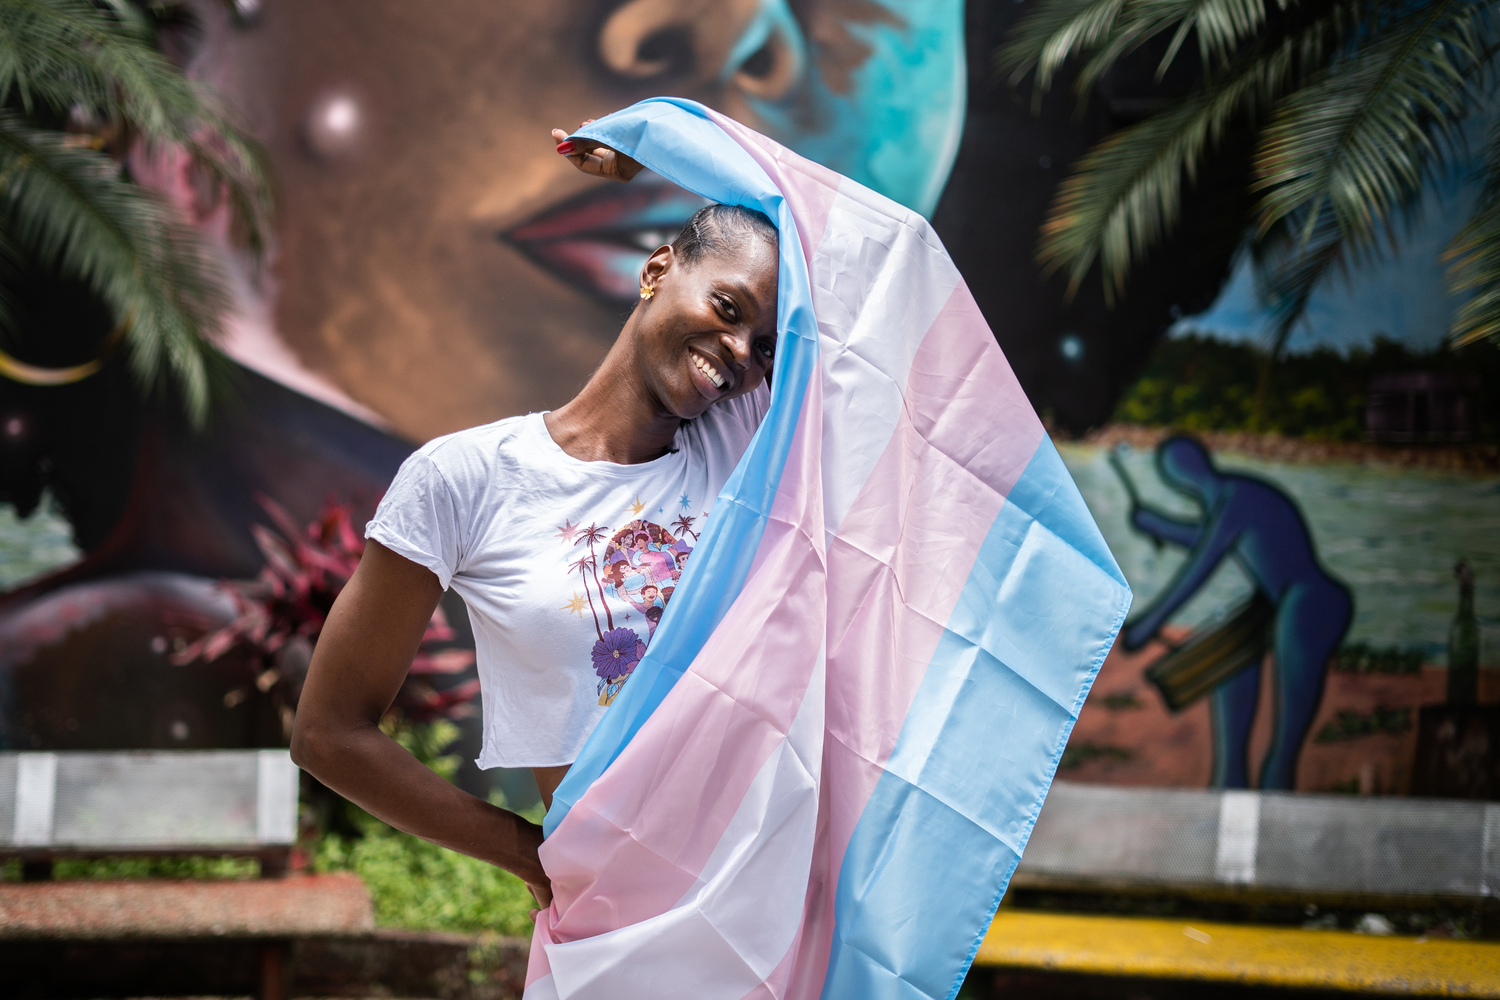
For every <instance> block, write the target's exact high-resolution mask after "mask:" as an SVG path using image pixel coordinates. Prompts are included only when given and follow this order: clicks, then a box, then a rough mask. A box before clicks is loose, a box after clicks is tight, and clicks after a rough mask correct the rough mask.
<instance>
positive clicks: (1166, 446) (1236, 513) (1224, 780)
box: [1120, 436, 1354, 789]
mask: <svg viewBox="0 0 1500 1000" xmlns="http://www.w3.org/2000/svg"><path fill="white" fill-rule="evenodd" d="M1156 464H1157V470H1158V471H1159V473H1160V475H1161V477H1162V479H1163V480H1164V481H1165V482H1166V483H1167V484H1168V485H1169V486H1171V487H1172V488H1173V489H1175V490H1177V491H1178V492H1180V493H1182V494H1184V495H1186V496H1189V497H1191V498H1192V499H1193V500H1195V501H1196V502H1197V503H1198V504H1200V505H1201V506H1202V508H1203V517H1202V519H1201V520H1186V519H1182V518H1176V517H1172V516H1170V515H1168V514H1165V513H1163V512H1161V511H1159V510H1156V509H1154V508H1152V507H1149V506H1146V505H1145V504H1142V503H1141V502H1140V501H1139V500H1138V499H1135V502H1134V503H1133V504H1132V507H1131V515H1130V520H1131V523H1132V524H1133V525H1134V526H1135V527H1136V528H1137V529H1138V530H1140V531H1142V532H1145V533H1146V534H1148V535H1150V536H1151V537H1152V538H1154V539H1156V540H1158V541H1164V542H1170V543H1172V544H1174V545H1181V546H1183V547H1184V548H1187V549H1188V550H1189V552H1188V558H1187V562H1185V563H1184V564H1183V565H1182V567H1181V568H1180V569H1179V570H1178V571H1177V574H1176V575H1175V576H1174V577H1173V578H1172V581H1171V582H1170V583H1169V584H1168V585H1167V586H1166V588H1165V589H1164V590H1163V591H1162V592H1161V593H1160V594H1159V595H1158V596H1157V597H1156V599H1155V600H1154V601H1152V602H1151V604H1150V605H1149V606H1147V607H1146V608H1145V609H1144V610H1143V611H1141V612H1140V614H1139V615H1138V616H1137V617H1136V618H1135V619H1134V620H1133V621H1131V622H1129V623H1127V624H1126V627H1125V631H1124V632H1123V633H1122V634H1121V639H1120V641H1121V642H1122V643H1123V644H1124V646H1125V648H1126V649H1130V650H1135V649H1140V648H1141V647H1142V646H1144V645H1146V643H1148V642H1150V641H1151V640H1152V639H1153V638H1155V637H1156V635H1157V633H1158V632H1159V631H1160V629H1161V627H1162V626H1163V625H1164V624H1166V622H1167V620H1168V619H1170V618H1171V616H1172V615H1173V614H1174V613H1175V612H1176V611H1177V610H1178V609H1179V608H1181V607H1182V605H1183V604H1185V603H1186V602H1187V601H1188V600H1189V599H1190V598H1191V597H1192V596H1193V595H1194V594H1196V593H1197V592H1198V590H1199V589H1200V588H1201V587H1202V586H1203V585H1204V584H1205V583H1207V582H1208V579H1209V577H1210V576H1211V575H1212V574H1213V571H1214V570H1215V569H1216V568H1218V566H1219V564H1220V563H1221V562H1223V560H1224V557H1225V556H1232V557H1233V558H1234V559H1235V561H1236V562H1238V563H1239V565H1240V567H1241V568H1242V569H1243V570H1244V571H1245V574H1246V575H1247V576H1248V577H1249V578H1250V580H1251V582H1252V583H1253V584H1254V585H1255V587H1256V589H1257V590H1258V591H1260V593H1261V594H1262V595H1263V596H1264V597H1265V598H1266V599H1267V600H1269V601H1270V602H1271V603H1272V604H1273V605H1274V606H1275V609H1276V610H1275V617H1274V620H1273V624H1272V626H1271V637H1270V641H1271V647H1272V650H1273V651H1274V653H1275V656H1276V667H1275V684H1276V687H1275V690H1276V697H1275V699H1274V703H1273V706H1272V708H1273V711H1274V712H1275V719H1274V721H1273V725H1272V734H1271V746H1270V749H1269V751H1268V752H1267V753H1266V758H1265V761H1264V762H1263V764H1262V765H1261V771H1260V787H1261V788H1280V789H1291V788H1292V787H1293V784H1294V783H1295V781H1296V777H1297V755H1298V753H1299V752H1300V751H1301V749H1302V743H1303V740H1304V739H1305V738H1306V736H1307V730H1308V727H1310V726H1311V725H1312V721H1313V716H1314V715H1315V714H1316V713H1317V710H1318V704H1319V702H1320V701H1321V700H1322V697H1323V683H1324V677H1325V674H1326V672H1327V668H1328V659H1329V657H1330V656H1332V655H1333V653H1334V651H1335V650H1336V649H1337V648H1338V645H1339V643H1340V641H1342V639H1343V637H1344V633H1345V632H1346V631H1347V630H1348V628H1349V621H1350V618H1351V617H1352V615H1353V611H1354V601H1353V598H1352V597H1351V595H1350V593H1349V590H1348V588H1347V587H1345V586H1344V585H1343V584H1342V583H1340V582H1339V581H1338V580H1336V579H1334V578H1333V577H1332V576H1330V575H1329V573H1328V571H1327V570H1325V569H1324V568H1323V566H1322V565H1321V564H1320V563H1319V562H1318V557H1317V553H1316V552H1315V551H1314V548H1313V540H1312V535H1311V534H1310V533H1309V532H1308V529H1307V524H1306V522H1305V521H1304V520H1303V519H1302V514H1301V512H1300V511H1298V509H1297V505H1296V503H1295V502H1293V500H1292V499H1291V498H1290V497H1288V496H1287V495H1286V494H1285V493H1283V492H1282V491H1281V490H1280V489H1278V488H1277V487H1275V486H1273V485H1272V484H1270V483H1268V482H1266V481H1264V480H1261V479H1257V478H1255V477H1252V476H1246V475H1240V474H1238V473H1228V472H1221V471H1219V470H1218V469H1216V468H1214V464H1213V460H1212V459H1211V458H1210V457H1209V454H1208V451H1207V450H1206V449H1205V448H1204V447H1203V445H1201V444H1199V443H1198V442H1197V441H1196V440H1194V439H1192V438H1189V437H1181V436H1178V437H1172V438H1168V439H1167V440H1166V441H1164V442H1162V444H1161V445H1160V447H1158V448H1157V450H1156ZM1260 673H1261V665H1260V663H1259V662H1256V663H1254V664H1253V665H1251V666H1249V667H1247V668H1245V669H1243V670H1241V671H1240V672H1239V673H1237V674H1235V675H1233V676H1232V677H1230V678H1228V679H1227V680H1225V681H1223V682H1222V683H1220V684H1219V685H1218V686H1216V687H1215V688H1214V689H1213V692H1212V694H1211V695H1210V698H1211V704H1212V710H1213V739H1214V765H1213V779H1212V783H1213V784H1214V785H1215V786H1217V787H1222V788H1247V787H1249V784H1250V769H1249V760H1248V757H1249V743H1250V726H1251V723H1252V722H1253V721H1254V719H1255V712H1256V708H1257V703H1258V702H1259V700H1260V679H1261V678H1260Z"/></svg>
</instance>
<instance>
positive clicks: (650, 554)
mask: <svg viewBox="0 0 1500 1000" xmlns="http://www.w3.org/2000/svg"><path fill="white" fill-rule="evenodd" d="M680 503H681V506H682V507H683V508H685V509H687V508H688V505H689V503H690V501H689V500H688V498H687V496H686V495H684V496H683V497H682V499H681V501H680ZM628 509H629V512H630V514H631V515H632V516H634V517H633V519H632V520H630V521H628V522H627V523H626V524H625V525H624V526H622V527H619V528H614V529H611V528H610V527H608V526H605V525H600V524H599V523H598V522H594V523H592V524H590V525H589V526H588V527H587V528H584V527H580V525H581V524H582V522H579V524H574V523H573V522H572V521H570V520H569V521H564V522H563V523H562V524H560V525H558V527H557V537H558V539H559V540H560V541H561V542H562V544H564V545H567V546H570V547H573V548H575V549H577V550H579V551H578V554H577V558H576V559H574V560H573V561H572V562H570V563H569V564H568V569H569V572H570V573H572V574H577V576H578V578H579V580H580V582H581V583H582V584H583V595H582V596H580V595H579V594H578V592H577V591H576V590H575V591H574V592H573V598H572V600H570V601H569V602H568V603H567V604H564V605H563V606H562V609H561V610H563V611H566V612H570V613H572V614H576V615H577V616H578V617H579V618H580V619H582V618H583V609H584V608H585V607H586V608H588V609H589V613H590V615H591V616H592V617H593V620H594V631H595V632H596V633H597V634H598V637H599V638H598V641H596V642H595V643H594V647H593V650H592V657H593V663H592V666H593V668H594V673H596V674H598V675H599V704H601V705H606V706H607V705H609V704H610V703H611V702H613V701H614V700H615V697H616V696H617V695H619V693H620V689H621V688H622V687H624V686H625V682H626V681H627V680H629V679H630V675H631V674H632V673H634V671H635V667H636V664H637V663H639V662H640V660H641V657H643V656H645V655H646V647H647V646H648V645H649V644H650V642H651V637H652V636H654V635H655V634H656V626H657V625H658V624H659V623H660V622H661V616H662V615H663V614H664V613H665V612H666V609H667V603H668V602H669V601H671V599H672V593H673V592H674V591H675V590H676V589H677V582H678V580H679V579H680V578H681V577H682V572H683V570H685V569H686V568H687V561H688V556H689V554H691V553H692V551H693V545H694V544H696V543H697V541H698V535H699V533H700V532H701V531H702V528H701V526H700V527H698V529H697V530H694V527H695V525H697V522H698V521H699V520H701V516H700V517H692V516H691V515H689V514H687V513H683V514H681V515H680V516H678V518H677V520H675V521H673V522H672V525H671V528H670V529H668V528H664V527H662V526H661V525H660V524H657V523H656V522H654V521H649V520H646V519H644V518H641V517H639V516H635V515H639V514H640V513H641V511H642V510H644V509H645V504H643V503H641V502H640V498H639V497H637V498H636V502H635V503H633V504H631V505H630V506H629V508H628ZM673 532H676V533H675V534H674V533H673ZM690 538H691V541H689V539H690ZM601 557H602V558H601ZM595 595H597V597H598V599H597V601H596V600H595ZM611 605H613V607H611ZM601 612H602V613H603V617H602V618H601V617H600V614H601Z"/></svg>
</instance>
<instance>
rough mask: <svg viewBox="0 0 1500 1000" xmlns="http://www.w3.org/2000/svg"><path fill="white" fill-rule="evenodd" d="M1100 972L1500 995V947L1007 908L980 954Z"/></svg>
mask: <svg viewBox="0 0 1500 1000" xmlns="http://www.w3.org/2000/svg"><path fill="white" fill-rule="evenodd" d="M974 964H975V965H979V966H1004V967H1007V968H1014V969H1036V970H1047V971H1051V972H1073V973H1082V974H1087V975H1099V976H1139V977H1143V978H1153V979H1201V980H1212V981H1216V982H1231V983H1245V984H1249V985H1255V986H1278V987H1294V988H1301V989H1323V990H1375V991H1380V992H1384V993H1407V994H1413V995H1418V996H1449V997H1497V998H1500V944H1495V943H1490V942H1481V941H1448V940H1437V939H1434V940H1427V941H1424V940H1422V939H1420V938H1410V937H1376V936H1372V935H1367V934H1351V933H1348V932H1345V931H1310V930H1302V929H1300V928H1289V927H1257V926H1252V925H1245V924H1216V923H1207V922H1203V921H1197V920H1194V921H1183V920H1154V919H1144V918H1137V917H1100V916H1070V915H1066V914H1059V913H1037V912H1028V911H1017V910H1001V911H1000V913H999V914H998V915H997V916H996V917H995V922H994V923H993V924H992V925H990V930H989V933H988V934H986V935H985V938H984V942H983V943H982V944H981V945H980V946H979V954H978V955H977V956H976V957H975V959H974Z"/></svg>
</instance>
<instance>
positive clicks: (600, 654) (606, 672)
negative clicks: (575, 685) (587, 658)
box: [594, 628, 646, 684]
mask: <svg viewBox="0 0 1500 1000" xmlns="http://www.w3.org/2000/svg"><path fill="white" fill-rule="evenodd" d="M645 655H646V644H645V643H644V642H641V640H640V636H638V635H636V633H635V629H632V628H612V629H610V630H609V631H608V632H605V633H604V634H603V635H602V636H600V638H599V641H598V642H596V643H594V673H596V674H598V675H599V676H600V677H601V678H602V679H603V680H604V681H605V683H607V684H614V683H617V682H618V681H619V680H620V679H621V678H623V677H625V676H627V675H629V674H630V672H631V671H633V670H635V665H636V664H637V663H639V662H640V659H641V657H643V656H645Z"/></svg>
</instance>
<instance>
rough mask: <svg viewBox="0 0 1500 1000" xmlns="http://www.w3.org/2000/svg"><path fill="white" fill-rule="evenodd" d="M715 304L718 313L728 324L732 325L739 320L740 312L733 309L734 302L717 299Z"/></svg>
mask: <svg viewBox="0 0 1500 1000" xmlns="http://www.w3.org/2000/svg"><path fill="white" fill-rule="evenodd" d="M716 302H717V304H718V306H719V312H721V313H723V314H724V318H725V319H727V320H729V322H731V323H733V322H735V321H736V320H738V319H739V316H740V312H739V310H738V309H736V308H735V307H734V302H732V301H731V300H729V299H723V298H721V299H717V300H716Z"/></svg>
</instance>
